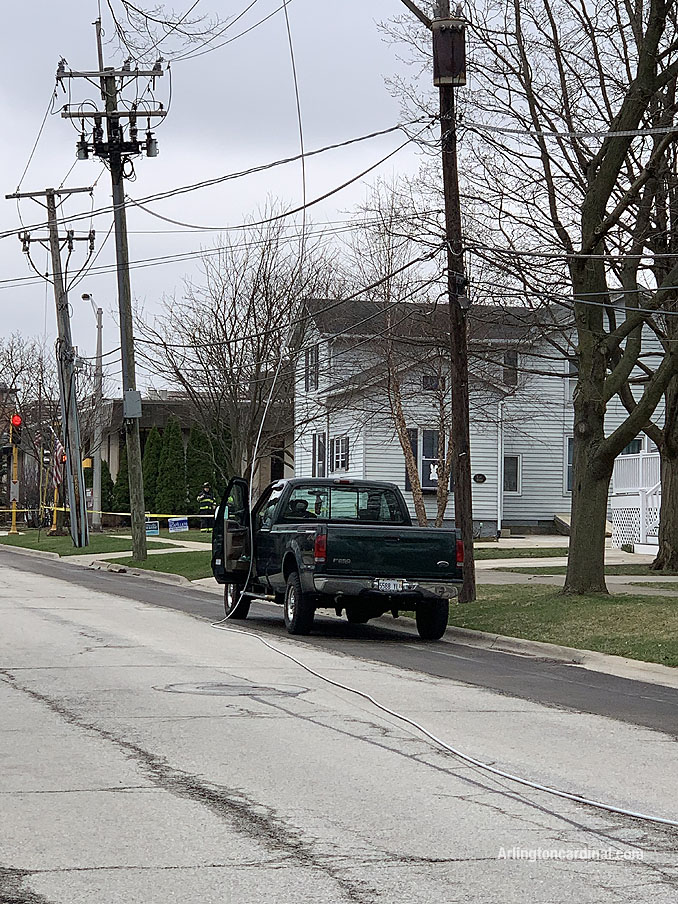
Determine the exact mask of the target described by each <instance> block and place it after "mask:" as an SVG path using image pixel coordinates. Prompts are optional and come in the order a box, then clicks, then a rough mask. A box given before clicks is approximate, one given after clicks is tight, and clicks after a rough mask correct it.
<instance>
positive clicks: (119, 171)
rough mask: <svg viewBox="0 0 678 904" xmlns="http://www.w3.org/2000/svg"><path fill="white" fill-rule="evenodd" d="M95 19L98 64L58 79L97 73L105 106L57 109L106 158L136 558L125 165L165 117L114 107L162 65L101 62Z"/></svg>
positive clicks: (140, 492)
mask: <svg viewBox="0 0 678 904" xmlns="http://www.w3.org/2000/svg"><path fill="white" fill-rule="evenodd" d="M94 25H95V27H96V35H97V55H98V65H99V68H98V70H96V71H94V72H75V71H73V70H70V69H66V66H65V63H64V62H63V61H62V63H61V64H60V65H59V69H58V70H57V80H63V79H66V78H84V79H86V80H87V81H90V82H91V81H93V80H94V79H96V80H97V81H98V82H99V84H100V86H101V96H102V99H103V101H104V110H96V109H95V110H92V109H91V108H90V107H89V105H87V106H86V107H84V108H79V109H75V110H70V109H69V105H67V106H66V107H64V109H63V110H62V112H61V115H62V116H63V117H64V118H65V119H75V120H80V121H81V123H82V134H81V137H80V141H79V142H78V143H77V153H78V158H79V159H82V160H86V159H87V158H88V157H89V155H90V152H91V153H93V154H94V156H95V157H99V158H100V159H103V160H106V161H107V162H108V166H109V169H110V171H111V185H112V191H113V220H114V228H115V249H116V260H117V281H118V312H119V316H120V346H121V357H122V390H123V392H122V395H123V420H124V424H125V442H126V446H127V463H128V467H129V496H130V512H131V516H132V549H133V554H134V558H135V559H136V560H137V561H143V560H144V559H145V558H146V514H145V505H144V482H143V472H142V467H141V439H140V436H139V420H140V419H141V393H139V392H138V390H137V384H136V368H135V362H134V331H133V320H132V292H131V288H130V276H129V250H128V245H127V215H126V210H125V185H124V171H125V166H126V165H127V164H128V163H129V161H130V160H131V158H133V157H138V156H140V155H141V154H142V153H143V152H145V153H146V155H147V156H148V157H155V156H157V153H158V145H157V141H156V140H155V138H154V137H153V133H152V132H151V128H150V123H151V119H152V118H154V117H164V116H165V115H166V111H165V110H163V109H162V106H160V107H156V108H154V109H151V108H150V105H144V107H143V108H138V107H137V105H136V103H132V104H131V108H130V109H124V110H120V109H119V108H118V95H119V92H120V90H121V89H122V87H123V86H124V85H125V83H126V82H130V81H132V80H135V79H138V78H149V79H153V80H155V79H156V78H158V77H160V76H162V75H163V69H162V64H161V62H160V61H158V62H157V63H156V64H155V66H154V67H153V68H152V69H149V70H142V69H132V68H131V66H130V64H129V63H126V64H125V65H124V66H123V68H122V69H120V70H116V69H114V68H113V67H110V66H109V67H106V66H104V54H103V45H102V40H101V20H100V19H97V21H96V22H95V23H94ZM74 106H78V105H74ZM138 119H142V120H143V119H145V120H147V123H148V129H147V132H146V137H145V140H140V139H139V137H138V127H137V122H138ZM88 120H91V121H92V128H91V138H90V136H89V135H88V134H87V132H88V131H89V127H87V129H86V127H85V122H86V121H88ZM104 120H105V123H106V134H105V136H104V129H103V123H104ZM125 121H127V134H126V133H125V127H124V122H125Z"/></svg>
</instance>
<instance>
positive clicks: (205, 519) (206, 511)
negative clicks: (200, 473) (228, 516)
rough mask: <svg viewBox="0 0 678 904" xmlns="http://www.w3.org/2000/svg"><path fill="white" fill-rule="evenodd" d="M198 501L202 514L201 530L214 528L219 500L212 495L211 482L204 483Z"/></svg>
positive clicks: (200, 513) (199, 510)
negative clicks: (215, 512)
mask: <svg viewBox="0 0 678 904" xmlns="http://www.w3.org/2000/svg"><path fill="white" fill-rule="evenodd" d="M197 502H198V514H199V515H200V530H201V531H208V530H212V525H213V524H214V511H215V509H216V507H217V502H216V499H215V498H214V496H213V495H212V489H211V487H210V485H209V483H204V484H203V485H202V493H200V494H199V496H198V499H197Z"/></svg>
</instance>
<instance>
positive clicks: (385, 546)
mask: <svg viewBox="0 0 678 904" xmlns="http://www.w3.org/2000/svg"><path fill="white" fill-rule="evenodd" d="M463 556H464V554H463V546H462V543H461V540H460V537H459V533H458V532H457V531H455V530H452V529H449V528H435V527H415V526H413V525H412V519H411V518H410V514H409V512H408V509H407V505H406V504H405V500H404V499H403V496H402V493H401V492H400V490H399V489H398V487H396V486H395V485H394V484H391V483H377V482H372V481H366V480H344V479H340V480H332V479H322V478H308V479H302V478H297V479H294V480H279V481H277V482H276V483H272V484H271V485H270V486H269V487H267V488H266V490H264V492H263V493H262V495H261V496H260V498H259V499H258V501H257V503H256V505H254V506H253V507H252V510H251V511H250V506H249V486H248V484H247V483H246V482H245V481H244V480H242V479H240V478H234V479H233V480H231V482H230V484H229V485H228V488H227V490H226V492H225V494H224V497H223V499H222V500H221V504H220V506H219V508H218V509H217V513H216V516H215V520H214V530H213V539H212V571H213V573H214V577H215V578H216V580H217V581H218V582H219V583H220V584H224V585H225V586H224V609H225V611H226V615H227V616H229V617H231V618H246V617H247V614H248V612H249V607H250V602H251V600H252V599H253V598H255V597H259V598H261V597H263V598H265V599H271V600H274V601H275V602H277V603H280V604H281V605H282V606H283V608H284V615H285V624H286V626H287V630H288V631H289V632H290V634H308V633H309V632H310V631H311V629H312V627H313V618H314V614H315V610H316V609H334V610H335V611H336V613H337V615H341V614H342V612H345V613H346V617H347V619H348V621H349V622H352V623H354V624H362V623H364V622H367V621H369V620H370V619H371V618H377V617H379V616H380V615H383V614H384V613H385V612H392V613H393V615H394V616H397V615H398V613H399V612H402V611H407V610H414V611H415V613H416V622H417V629H418V631H419V635H420V636H421V637H423V638H425V639H427V640H438V639H439V638H440V637H442V635H443V633H444V632H445V628H446V627H447V618H448V613H449V602H450V599H451V598H453V597H456V595H457V590H458V588H459V586H460V585H461V583H462V580H463V576H462V566H463Z"/></svg>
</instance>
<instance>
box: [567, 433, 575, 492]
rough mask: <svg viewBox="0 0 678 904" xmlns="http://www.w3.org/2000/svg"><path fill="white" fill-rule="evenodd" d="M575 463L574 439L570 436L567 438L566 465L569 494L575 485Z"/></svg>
mask: <svg viewBox="0 0 678 904" xmlns="http://www.w3.org/2000/svg"><path fill="white" fill-rule="evenodd" d="M573 461H574V437H572V436H568V438H567V462H566V465H565V486H566V487H567V492H568V493H571V492H572V486H573V484H574V477H573V475H574V469H573V466H572V462H573Z"/></svg>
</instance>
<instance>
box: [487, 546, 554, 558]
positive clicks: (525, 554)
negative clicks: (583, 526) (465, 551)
mask: <svg viewBox="0 0 678 904" xmlns="http://www.w3.org/2000/svg"><path fill="white" fill-rule="evenodd" d="M566 555H567V546H536V547H534V548H533V549H529V548H525V547H523V546H521V547H520V548H518V549H506V548H502V549H500V548H499V547H497V548H496V549H476V550H474V556H475V558H476V559H478V560H480V559H543V558H547V557H549V558H550V557H551V556H566Z"/></svg>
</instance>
